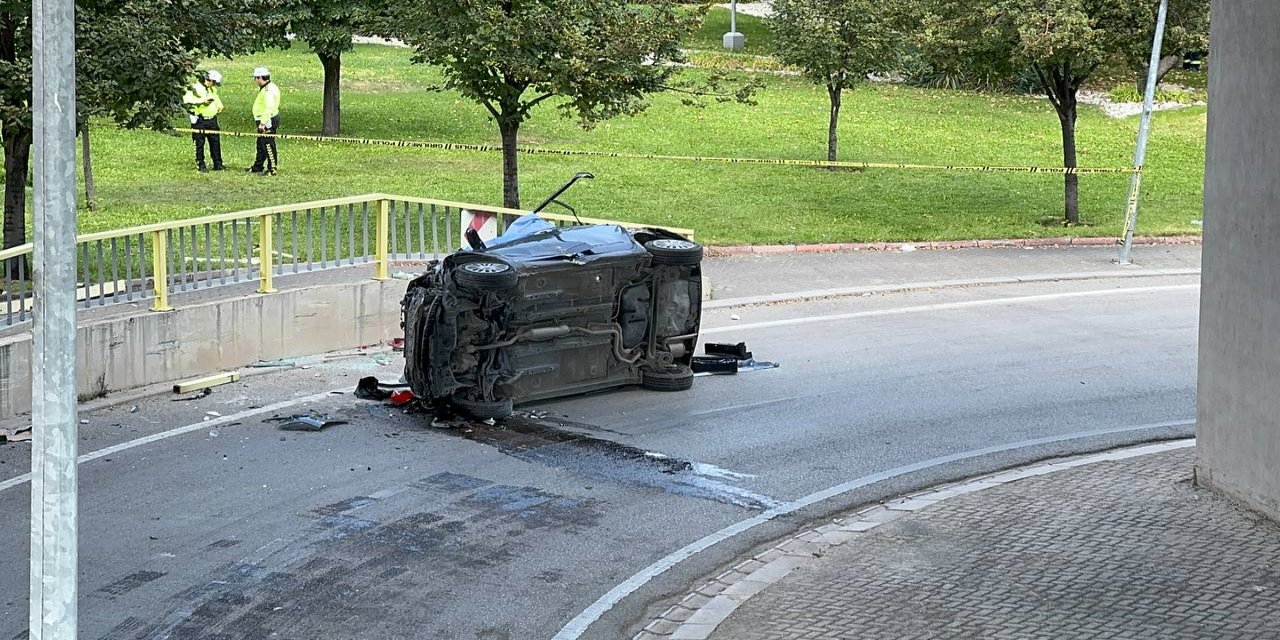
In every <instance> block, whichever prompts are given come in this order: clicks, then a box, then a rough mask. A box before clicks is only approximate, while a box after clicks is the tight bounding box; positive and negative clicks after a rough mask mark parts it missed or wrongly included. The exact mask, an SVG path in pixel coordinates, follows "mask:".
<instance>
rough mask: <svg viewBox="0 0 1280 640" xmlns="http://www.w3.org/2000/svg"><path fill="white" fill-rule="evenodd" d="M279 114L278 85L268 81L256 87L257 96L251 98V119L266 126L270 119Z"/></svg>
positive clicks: (269, 123)
mask: <svg viewBox="0 0 1280 640" xmlns="http://www.w3.org/2000/svg"><path fill="white" fill-rule="evenodd" d="M278 115H280V87H277V86H276V83H274V82H268V83H266V84H264V85H262V86H261V87H259V88H258V97H257V98H254V100H253V120H254V122H258V123H261V124H264V125H267V126H270V125H271V119H272V118H274V117H276V116H278Z"/></svg>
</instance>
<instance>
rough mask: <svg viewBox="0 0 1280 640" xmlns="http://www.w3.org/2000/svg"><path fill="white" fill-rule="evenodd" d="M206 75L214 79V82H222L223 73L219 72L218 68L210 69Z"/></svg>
mask: <svg viewBox="0 0 1280 640" xmlns="http://www.w3.org/2000/svg"><path fill="white" fill-rule="evenodd" d="M204 77H206V78H208V79H210V80H212V81H213V83H214V84H222V74H221V73H218V70H217V69H210V70H209V72H208V73H206V74H204Z"/></svg>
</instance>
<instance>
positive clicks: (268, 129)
mask: <svg viewBox="0 0 1280 640" xmlns="http://www.w3.org/2000/svg"><path fill="white" fill-rule="evenodd" d="M253 81H254V82H255V83H257V85H258V97H257V98H255V99H254V101H253V122H254V123H255V124H256V125H257V126H258V133H262V134H275V133H276V132H278V131H279V130H280V87H278V86H276V84H275V83H274V82H272V81H271V70H270V69H267V68H266V67H258V68H257V69H254V70H253ZM279 164H280V155H279V151H278V150H277V149H276V139H275V138H274V137H273V136H272V135H260V136H258V157H257V158H255V159H254V161H253V166H252V167H249V171H251V172H253V173H261V174H263V175H267V176H274V175H275V174H276V168H277V167H278V166H279Z"/></svg>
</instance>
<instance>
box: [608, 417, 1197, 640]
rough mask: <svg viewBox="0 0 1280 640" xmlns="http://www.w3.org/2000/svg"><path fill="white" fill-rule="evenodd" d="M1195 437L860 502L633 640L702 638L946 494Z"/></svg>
mask: <svg viewBox="0 0 1280 640" xmlns="http://www.w3.org/2000/svg"><path fill="white" fill-rule="evenodd" d="M1195 442H1196V441H1195V438H1185V439H1179V440H1171V441H1167V442H1160V443H1155V444H1143V445H1137V446H1131V447H1124V448H1120V449H1113V450H1110V451H1104V452H1102V453H1095V454H1089V455H1084V456H1071V457H1065V458H1056V459H1051V460H1045V461H1041V462H1036V463H1033V464H1029V465H1023V466H1020V467H1013V468H1011V469H1006V470H1004V471H999V472H996V473H990V474H985V475H981V476H976V477H973V478H970V479H968V480H962V481H960V482H952V483H947V484H942V485H939V486H937V487H934V488H931V489H926V490H924V491H920V492H917V493H912V494H909V495H906V496H902V497H900V498H895V499H892V500H888V501H885V502H884V503H883V504H878V505H875V506H872V507H867V508H864V509H862V510H860V511H858V512H856V513H854V514H853V515H851V516H848V517H845V518H838V519H835V520H834V521H832V522H831V523H828V524H825V525H822V526H820V527H816V528H813V529H809V530H807V531H803V532H801V533H798V534H796V535H794V536H791V537H790V538H787V539H786V540H784V541H783V542H780V543H778V544H776V545H774V546H773V547H771V548H770V549H768V550H766V551H764V552H762V553H760V554H758V555H756V556H754V557H752V558H750V559H747V560H744V561H742V562H740V563H738V564H737V565H735V566H734V567H733V568H732V569H730V570H729V571H726V572H724V573H722V574H720V575H718V576H716V577H715V578H713V579H711V580H710V581H708V582H707V583H705V584H703V585H702V586H700V587H698V588H697V589H694V590H693V591H691V592H690V593H689V594H688V595H686V596H685V597H684V598H682V599H681V600H680V602H678V603H676V604H675V605H673V606H672V607H670V608H669V609H667V610H666V611H665V612H663V613H662V614H661V615H660V616H658V617H657V618H656V619H654V620H653V621H651V622H650V623H649V624H648V625H646V626H645V627H644V629H643V630H641V631H640V632H639V633H637V634H636V635H635V636H634V637H633V640H706V639H707V638H709V637H710V636H711V634H712V633H714V632H715V630H716V629H717V628H718V627H719V626H720V624H721V623H723V622H724V621H725V620H726V619H728V617H729V616H730V615H732V614H733V613H734V612H735V611H737V609H738V607H740V606H742V605H743V604H744V603H746V602H747V600H749V599H751V598H752V597H753V596H755V595H756V594H759V593H761V592H763V591H764V590H765V589H767V588H768V587H770V586H771V585H773V584H774V583H777V582H778V581H780V580H782V579H783V578H785V577H787V575H789V574H790V573H791V572H792V571H794V570H795V569H797V568H800V567H803V566H806V565H808V564H810V563H812V562H813V561H815V560H816V559H817V558H820V557H821V556H823V555H825V552H826V550H827V549H828V548H830V547H834V546H838V545H841V544H844V543H846V542H849V541H850V540H853V539H855V538H857V537H858V536H860V535H863V534H865V533H866V532H868V531H872V530H874V529H876V528H877V527H879V526H880V525H882V524H884V523H886V522H892V521H894V520H897V519H899V518H901V517H903V516H906V515H908V514H910V513H912V512H915V511H920V510H922V509H928V508H930V507H933V506H934V505H937V504H941V503H943V502H945V501H946V500H949V499H951V498H955V497H957V496H961V495H967V494H970V493H976V492H978V491H983V490H986V489H991V488H993V487H999V486H1002V485H1006V484H1009V483H1013V482H1017V481H1019V480H1025V479H1027V478H1033V477H1037V476H1044V475H1049V474H1053V473H1057V472H1059V471H1065V470H1067V469H1073V468H1076V467H1082V466H1086V465H1090V464H1096V463H1099V462H1110V461H1115V460H1126V459H1129V458H1137V457H1140V456H1145V455H1151V454H1155V453H1163V452H1166V451H1173V450H1176V449H1184V448H1187V447H1191V446H1194V445H1195Z"/></svg>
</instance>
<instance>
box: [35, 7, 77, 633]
mask: <svg viewBox="0 0 1280 640" xmlns="http://www.w3.org/2000/svg"><path fill="white" fill-rule="evenodd" d="M31 51H32V69H31V70H32V76H33V81H34V86H33V91H32V94H33V95H32V97H33V98H34V101H33V105H32V107H33V108H32V117H33V120H34V124H35V132H36V138H35V141H34V145H35V198H34V204H35V234H34V235H35V238H34V243H35V249H34V256H33V258H34V260H35V269H34V274H35V314H34V323H33V325H32V329H31V333H32V361H31V368H32V388H31V426H32V449H31V592H30V594H31V601H30V608H31V609H30V618H29V620H28V622H29V631H28V633H29V634H30V638H31V640H76V633H77V627H78V625H77V606H76V604H77V603H76V576H77V566H78V555H77V549H76V538H77V536H76V529H77V527H76V440H77V435H76V430H77V426H78V425H77V423H76V306H75V303H76V299H75V283H76V276H75V274H76V126H75V118H76V70H75V64H76V60H75V54H76V49H75V2H74V0H34V2H32V4H31Z"/></svg>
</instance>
